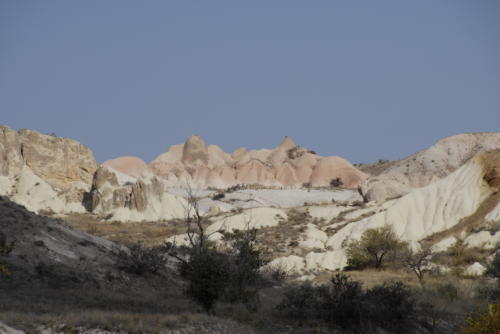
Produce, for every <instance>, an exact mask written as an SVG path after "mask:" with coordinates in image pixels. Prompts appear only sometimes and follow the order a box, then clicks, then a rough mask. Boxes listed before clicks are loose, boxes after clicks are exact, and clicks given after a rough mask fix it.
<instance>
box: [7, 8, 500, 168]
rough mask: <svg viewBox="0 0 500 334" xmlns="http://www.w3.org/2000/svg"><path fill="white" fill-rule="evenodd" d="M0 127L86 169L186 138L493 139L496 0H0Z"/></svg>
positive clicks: (364, 145) (358, 142)
mask: <svg viewBox="0 0 500 334" xmlns="http://www.w3.org/2000/svg"><path fill="white" fill-rule="evenodd" d="M0 124H5V125H8V126H10V127H12V128H14V129H20V128H31V129H35V130H38V131H40V132H44V133H49V132H55V133H56V134H58V135H59V136H63V137H70V138H74V139H76V140H78V141H80V142H82V143H84V144H85V145H87V146H89V147H90V148H91V149H92V150H93V151H94V153H95V155H96V157H97V159H98V160H99V161H101V162H102V161H104V160H106V159H110V158H114V157H117V156H121V155H136V156H139V157H141V158H143V159H145V160H146V161H150V160H152V159H153V158H154V157H155V156H157V155H158V154H160V153H162V152H164V151H165V150H166V149H167V147H168V146H170V145H172V144H176V143H180V142H183V141H184V140H185V139H186V138H187V137H188V136H189V135H190V134H193V133H196V134H199V135H201V136H202V137H203V138H204V139H205V141H206V142H207V143H212V144H217V145H219V146H221V147H222V148H223V149H224V150H226V151H232V150H234V149H236V148H238V147H240V146H245V147H247V148H263V147H274V146H276V145H277V144H278V143H279V142H280V141H281V138H282V137H283V136H285V135H288V136H291V137H292V138H294V139H295V141H296V142H297V143H298V144H300V145H301V146H304V147H307V148H310V149H313V150H316V151H317V152H318V153H320V154H323V155H340V156H343V157H345V158H347V159H349V160H351V161H352V162H368V161H374V160H377V159H379V158H384V159H395V158H401V157H403V156H406V155H409V154H411V153H414V152H416V151H418V150H420V149H424V148H426V147H428V146H429V145H431V144H432V143H434V142H435V141H436V140H437V139H439V138H442V137H445V136H448V135H452V134H457V133H462V132H476V131H500V1H498V0H491V1H482V0H470V1H460V0H449V1H439V0H428V1H404V0H394V1H384V0H380V1H373V0H368V1H351V0H349V1H347V0H346V1H330V0H329V1H293V0H283V1H273V0H262V1H256V0H251V1H250V0H248V1H234V0H228V1H184V0H182V1H181V0H177V1H151V0H148V1H139V0H137V1H124V0H116V1H111V0H106V1H102V0H95V1H91V0H90V1H89V0H85V1H53V0H51V1H19V0H0Z"/></svg>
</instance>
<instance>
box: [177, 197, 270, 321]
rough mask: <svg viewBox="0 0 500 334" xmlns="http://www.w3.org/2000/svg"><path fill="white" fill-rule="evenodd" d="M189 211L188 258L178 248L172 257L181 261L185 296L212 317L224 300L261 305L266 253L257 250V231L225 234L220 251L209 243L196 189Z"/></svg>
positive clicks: (187, 215)
mask: <svg viewBox="0 0 500 334" xmlns="http://www.w3.org/2000/svg"><path fill="white" fill-rule="evenodd" d="M187 193H188V207H187V208H186V220H185V222H186V226H187V231H188V232H187V235H188V239H189V246H188V250H187V254H186V256H185V257H183V256H181V255H180V253H179V250H178V249H177V247H176V246H175V245H173V246H172V249H171V251H170V255H172V256H174V257H175V258H176V259H178V260H179V269H180V273H181V275H182V277H183V278H185V279H186V280H187V288H186V290H185V293H186V295H187V296H188V297H190V298H191V299H193V300H194V301H195V302H197V303H198V304H200V305H201V306H202V307H203V308H204V310H205V311H206V312H208V313H210V312H213V308H214V305H215V303H216V302H217V301H218V300H220V299H222V298H224V299H225V300H227V301H229V302H231V303H235V302H242V303H244V304H246V305H247V306H249V307H250V306H251V307H254V308H255V307H256V306H257V304H258V294H257V283H258V282H259V281H260V280H261V273H260V271H259V269H260V268H261V267H262V266H263V265H264V264H265V263H266V261H265V260H264V257H263V253H262V252H261V251H260V250H259V249H258V248H257V247H256V245H255V243H256V237H257V230H255V229H252V228H250V227H249V226H250V222H248V223H247V229H246V230H244V231H234V232H233V233H224V241H225V245H226V247H225V248H224V249H218V248H217V247H216V245H215V244H214V243H212V242H210V241H209V235H207V234H206V232H205V229H204V226H203V220H204V217H203V216H202V215H201V213H200V210H199V199H198V198H197V197H196V196H194V194H193V192H192V189H190V188H188V189H187Z"/></svg>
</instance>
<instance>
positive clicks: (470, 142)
mask: <svg viewBox="0 0 500 334" xmlns="http://www.w3.org/2000/svg"><path fill="white" fill-rule="evenodd" d="M498 148H500V132H491V133H466V134H460V135H456V136H451V137H447V138H443V139H441V140H439V141H438V142H436V144H434V145H433V146H431V147H429V148H428V149H426V150H423V151H420V152H418V153H415V154H413V155H411V156H409V157H407V158H404V159H402V160H399V161H396V162H392V163H391V164H390V166H389V167H388V168H387V169H385V170H384V171H382V172H381V173H380V174H379V175H377V176H374V177H371V178H369V179H368V180H366V181H365V182H364V183H363V184H361V191H362V193H363V195H364V196H365V198H366V199H367V200H375V201H377V202H379V203H381V202H383V201H384V200H386V199H388V198H391V197H397V196H401V195H404V194H406V193H408V192H409V191H410V190H411V189H414V188H419V187H423V186H426V185H428V184H430V183H433V182H435V181H437V180H440V179H442V178H444V177H446V176H447V175H449V174H450V173H451V172H453V171H455V170H456V169H457V168H459V167H460V166H462V165H463V164H464V163H465V162H467V161H468V160H470V159H471V158H472V157H474V156H476V155H477V154H479V153H483V152H486V151H489V150H494V149H498Z"/></svg>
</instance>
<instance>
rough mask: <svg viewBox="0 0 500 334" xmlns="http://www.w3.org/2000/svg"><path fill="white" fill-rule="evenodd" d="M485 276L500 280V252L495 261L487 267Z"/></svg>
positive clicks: (497, 253)
mask: <svg viewBox="0 0 500 334" xmlns="http://www.w3.org/2000/svg"><path fill="white" fill-rule="evenodd" d="M485 275H487V276H491V277H495V278H500V250H497V252H496V253H495V256H494V257H493V260H492V261H491V262H490V263H488V265H487V266H486V272H485Z"/></svg>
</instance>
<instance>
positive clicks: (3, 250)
mask: <svg viewBox="0 0 500 334" xmlns="http://www.w3.org/2000/svg"><path fill="white" fill-rule="evenodd" d="M15 244H16V242H15V241H12V242H11V243H7V238H6V237H5V235H4V234H3V233H1V232H0V273H2V274H4V275H7V276H8V275H10V270H9V267H8V266H7V264H6V263H5V262H4V260H3V257H5V256H8V255H9V254H10V253H11V252H12V250H14V246H15Z"/></svg>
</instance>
